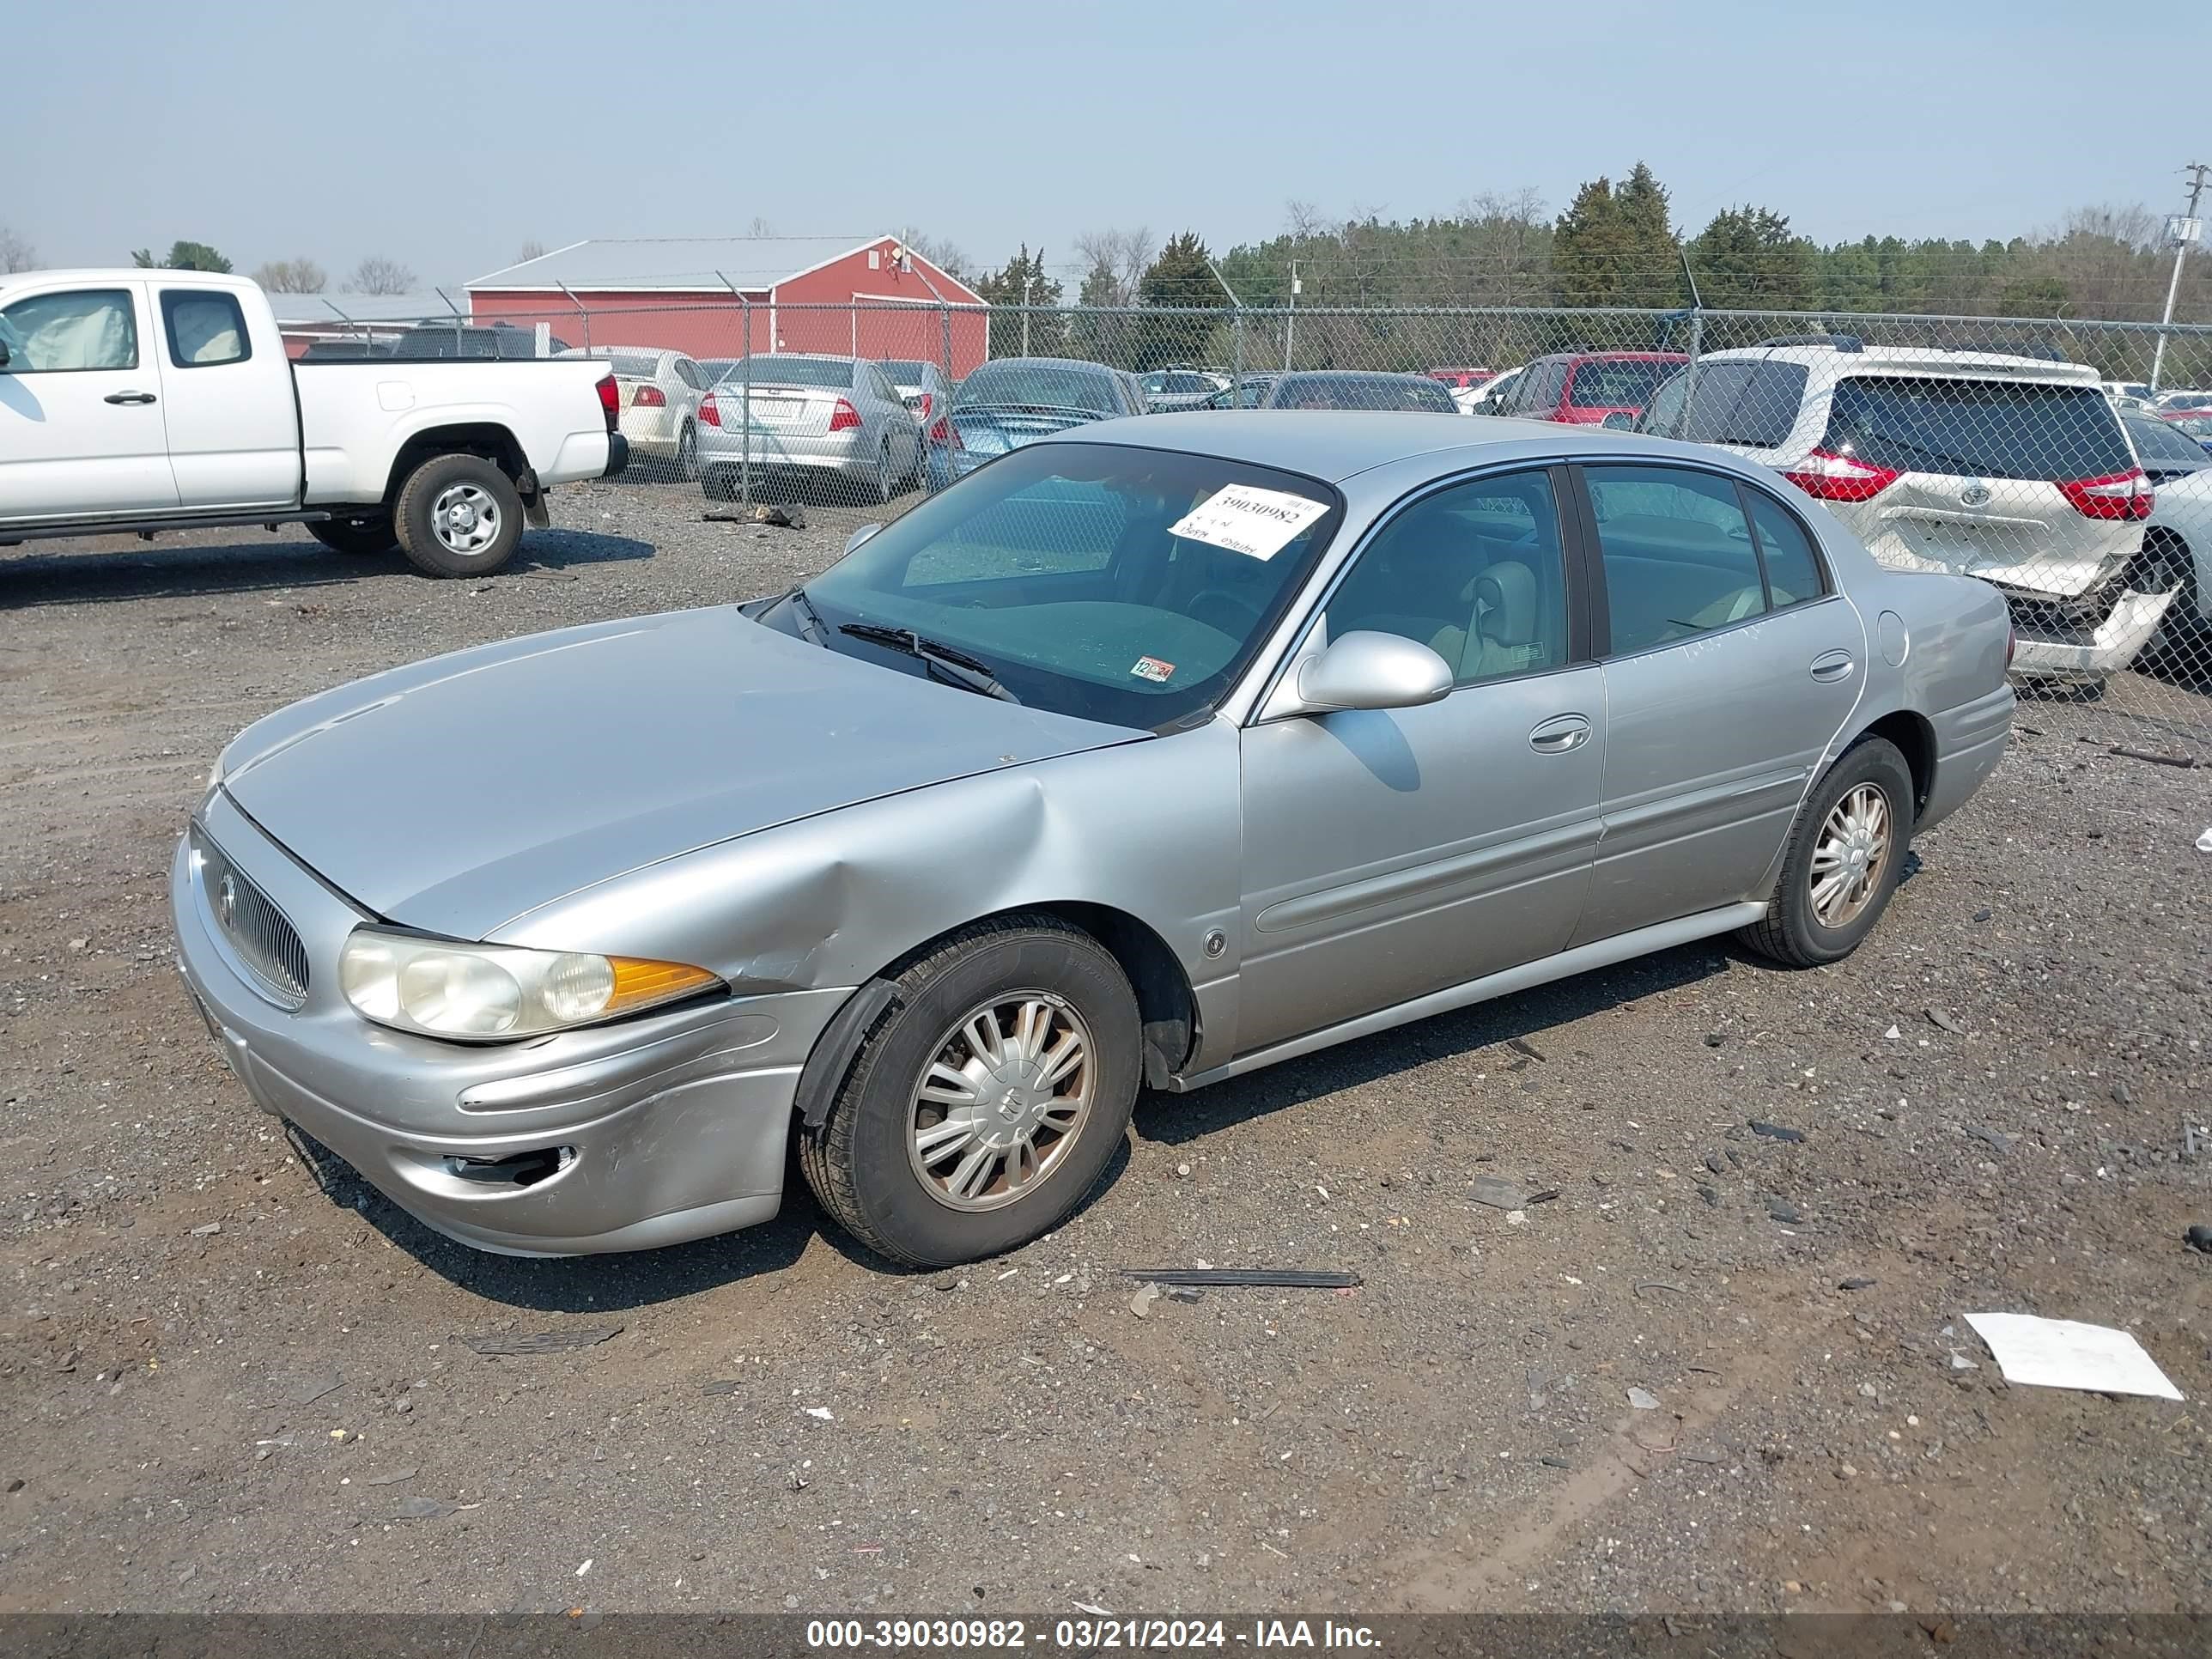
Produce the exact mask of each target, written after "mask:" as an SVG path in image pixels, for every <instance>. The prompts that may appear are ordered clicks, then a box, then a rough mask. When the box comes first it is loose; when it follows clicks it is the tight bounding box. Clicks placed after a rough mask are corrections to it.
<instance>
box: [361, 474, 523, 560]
mask: <svg viewBox="0 0 2212 1659" xmlns="http://www.w3.org/2000/svg"><path fill="white" fill-rule="evenodd" d="M392 517H393V519H394V520H395V521H396V522H397V524H398V530H399V545H400V548H401V549H402V550H404V552H405V553H406V555H407V557H408V559H409V560H410V562H412V563H413V564H414V565H415V567H416V568H417V569H419V570H422V571H426V572H428V574H431V575H433V576H483V575H489V574H491V572H493V571H495V570H496V569H498V568H500V567H501V565H503V564H505V563H506V562H507V561H508V560H509V559H510V558H512V557H513V556H514V549H515V545H516V544H517V543H519V542H520V541H521V539H522V497H521V495H520V494H519V493H518V492H517V491H516V489H515V488H514V482H513V479H511V478H509V477H507V474H506V473H504V472H502V471H500V470H499V468H498V467H497V466H495V465H493V464H492V463H491V462H489V461H488V460H486V459H483V457H482V456H481V455H438V456H434V457H432V458H431V459H429V460H427V461H425V462H423V463H422V465H420V466H418V467H416V469H415V470H414V471H412V472H410V474H408V476H407V482H406V483H404V484H402V485H401V486H400V487H399V501H398V508H397V510H396V511H395V512H394V513H393V514H392Z"/></svg>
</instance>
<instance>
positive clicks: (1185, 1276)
mask: <svg viewBox="0 0 2212 1659" xmlns="http://www.w3.org/2000/svg"><path fill="white" fill-rule="evenodd" d="M1119 1271H1120V1273H1121V1276H1122V1277H1123V1278H1124V1279H1149V1280H1150V1281H1151V1282H1152V1283H1153V1284H1155V1285H1200V1286H1206V1285H1248V1286H1252V1287H1255V1288H1270V1287H1272V1288H1273V1289H1276V1290H1285V1291H1336V1290H1346V1289H1349V1288H1350V1287H1351V1286H1352V1285H1364V1284H1365V1283H1366V1282H1367V1281H1366V1280H1365V1279H1362V1278H1361V1277H1360V1276H1359V1275H1358V1273H1330V1272H1326V1271H1318V1270H1315V1269H1311V1268H1306V1267H1145V1268H1137V1267H1123V1268H1121V1269H1120V1270H1119Z"/></svg>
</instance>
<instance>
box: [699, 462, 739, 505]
mask: <svg viewBox="0 0 2212 1659" xmlns="http://www.w3.org/2000/svg"><path fill="white" fill-rule="evenodd" d="M699 487H700V489H702V491H703V492H704V493H705V495H706V497H707V499H708V501H735V500H737V499H738V475H737V474H736V473H735V472H733V471H731V470H730V469H729V468H728V467H725V466H710V467H708V469H707V471H706V472H705V474H704V475H703V476H702V477H701V478H700V480H699Z"/></svg>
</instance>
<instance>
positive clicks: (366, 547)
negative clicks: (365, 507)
mask: <svg viewBox="0 0 2212 1659" xmlns="http://www.w3.org/2000/svg"><path fill="white" fill-rule="evenodd" d="M307 533H308V534H309V535H310V536H313V538H315V539H316V540H317V541H319V542H320V543H321V544H323V545H324V546H325V547H327V548H329V549H330V550H331V552H333V553H349V554H352V555H353V556H356V557H357V558H371V557H374V556H375V555H377V554H379V553H389V552H390V551H391V550H392V547H393V546H394V545H395V544H397V543H398V539H399V538H398V536H397V535H396V534H395V533H394V532H393V531H392V515H391V514H390V513H361V514H359V515H358V516H356V517H353V518H345V519H331V520H326V521H325V522H324V523H321V524H311V525H309V526H307Z"/></svg>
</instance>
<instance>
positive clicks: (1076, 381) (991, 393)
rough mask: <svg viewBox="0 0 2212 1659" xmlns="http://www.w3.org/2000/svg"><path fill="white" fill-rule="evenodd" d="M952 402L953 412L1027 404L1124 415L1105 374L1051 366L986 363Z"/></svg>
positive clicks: (972, 375) (1089, 370) (1045, 364)
mask: <svg viewBox="0 0 2212 1659" xmlns="http://www.w3.org/2000/svg"><path fill="white" fill-rule="evenodd" d="M952 402H953V406H954V407H955V408H959V407H961V406H963V405H966V404H1030V405H1033V406H1036V407H1040V408H1045V409H1086V410H1090V411H1091V413H1092V414H1094V415H1120V414H1121V413H1123V412H1124V411H1123V410H1122V407H1121V399H1120V398H1116V397H1115V395H1114V383H1113V382H1112V381H1111V380H1109V379H1108V378H1107V376H1106V372H1105V371H1104V370H1103V369H1083V368H1060V367H1059V366H1057V365H1056V364H1052V363H1012V362H1000V363H985V364H984V365H983V366H982V367H981V368H979V369H977V370H976V371H975V373H974V374H970V375H969V377H968V378H967V379H966V380H963V381H962V382H961V383H960V391H959V393H958V395H957V396H956V397H955V398H953V400H952Z"/></svg>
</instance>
